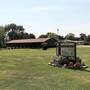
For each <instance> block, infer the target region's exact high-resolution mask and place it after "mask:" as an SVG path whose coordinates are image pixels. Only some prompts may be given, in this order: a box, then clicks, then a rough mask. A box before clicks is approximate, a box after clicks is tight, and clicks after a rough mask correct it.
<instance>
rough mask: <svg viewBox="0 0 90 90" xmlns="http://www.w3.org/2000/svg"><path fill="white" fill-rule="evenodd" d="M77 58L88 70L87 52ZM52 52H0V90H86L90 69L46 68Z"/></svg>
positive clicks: (89, 54)
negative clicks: (79, 58) (80, 59)
mask: <svg viewBox="0 0 90 90" xmlns="http://www.w3.org/2000/svg"><path fill="white" fill-rule="evenodd" d="M77 55H78V56H80V57H81V58H82V60H83V62H84V63H85V64H87V65H88V66H90V48H89V47H86V48H85V47H84V48H82V47H78V48H77ZM53 56H55V48H53V49H48V50H46V51H43V50H42V49H13V50H1V51H0V90H90V68H88V69H87V70H85V71H80V70H71V69H64V68H57V67H52V66H49V65H48V62H49V61H50V60H51V59H52V58H53Z"/></svg>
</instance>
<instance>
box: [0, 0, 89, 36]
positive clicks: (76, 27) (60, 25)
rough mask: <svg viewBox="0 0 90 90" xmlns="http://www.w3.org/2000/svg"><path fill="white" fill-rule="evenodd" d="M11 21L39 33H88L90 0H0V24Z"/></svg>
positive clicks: (28, 30)
mask: <svg viewBox="0 0 90 90" xmlns="http://www.w3.org/2000/svg"><path fill="white" fill-rule="evenodd" d="M11 23H15V24H17V25H22V26H23V27H24V28H25V31H26V32H28V33H33V34H35V36H36V37H38V36H39V35H41V34H46V33H47V32H53V33H56V34H59V35H61V36H65V35H67V34H68V33H74V34H75V36H79V35H80V33H85V34H87V35H89V34H90V0H0V25H3V26H4V25H7V24H11ZM57 29H59V32H57Z"/></svg>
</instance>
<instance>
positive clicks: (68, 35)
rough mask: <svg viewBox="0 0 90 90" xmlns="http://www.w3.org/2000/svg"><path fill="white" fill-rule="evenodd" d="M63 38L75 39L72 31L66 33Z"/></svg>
mask: <svg viewBox="0 0 90 90" xmlns="http://www.w3.org/2000/svg"><path fill="white" fill-rule="evenodd" d="M65 39H68V40H74V39H75V35H74V34H73V33H68V34H67V35H66V36H65Z"/></svg>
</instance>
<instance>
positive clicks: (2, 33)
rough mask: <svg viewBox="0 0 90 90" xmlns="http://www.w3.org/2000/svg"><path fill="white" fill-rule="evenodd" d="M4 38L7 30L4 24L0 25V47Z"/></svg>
mask: <svg viewBox="0 0 90 90" xmlns="http://www.w3.org/2000/svg"><path fill="white" fill-rule="evenodd" d="M4 38H5V30H4V27H3V26H0V48H1V47H2V46H3V44H4Z"/></svg>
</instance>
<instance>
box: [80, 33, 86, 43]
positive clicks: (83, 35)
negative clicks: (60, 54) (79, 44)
mask: <svg viewBox="0 0 90 90" xmlns="http://www.w3.org/2000/svg"><path fill="white" fill-rule="evenodd" d="M86 37H87V36H86V34H84V33H81V34H80V40H81V41H84V40H85V39H86Z"/></svg>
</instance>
